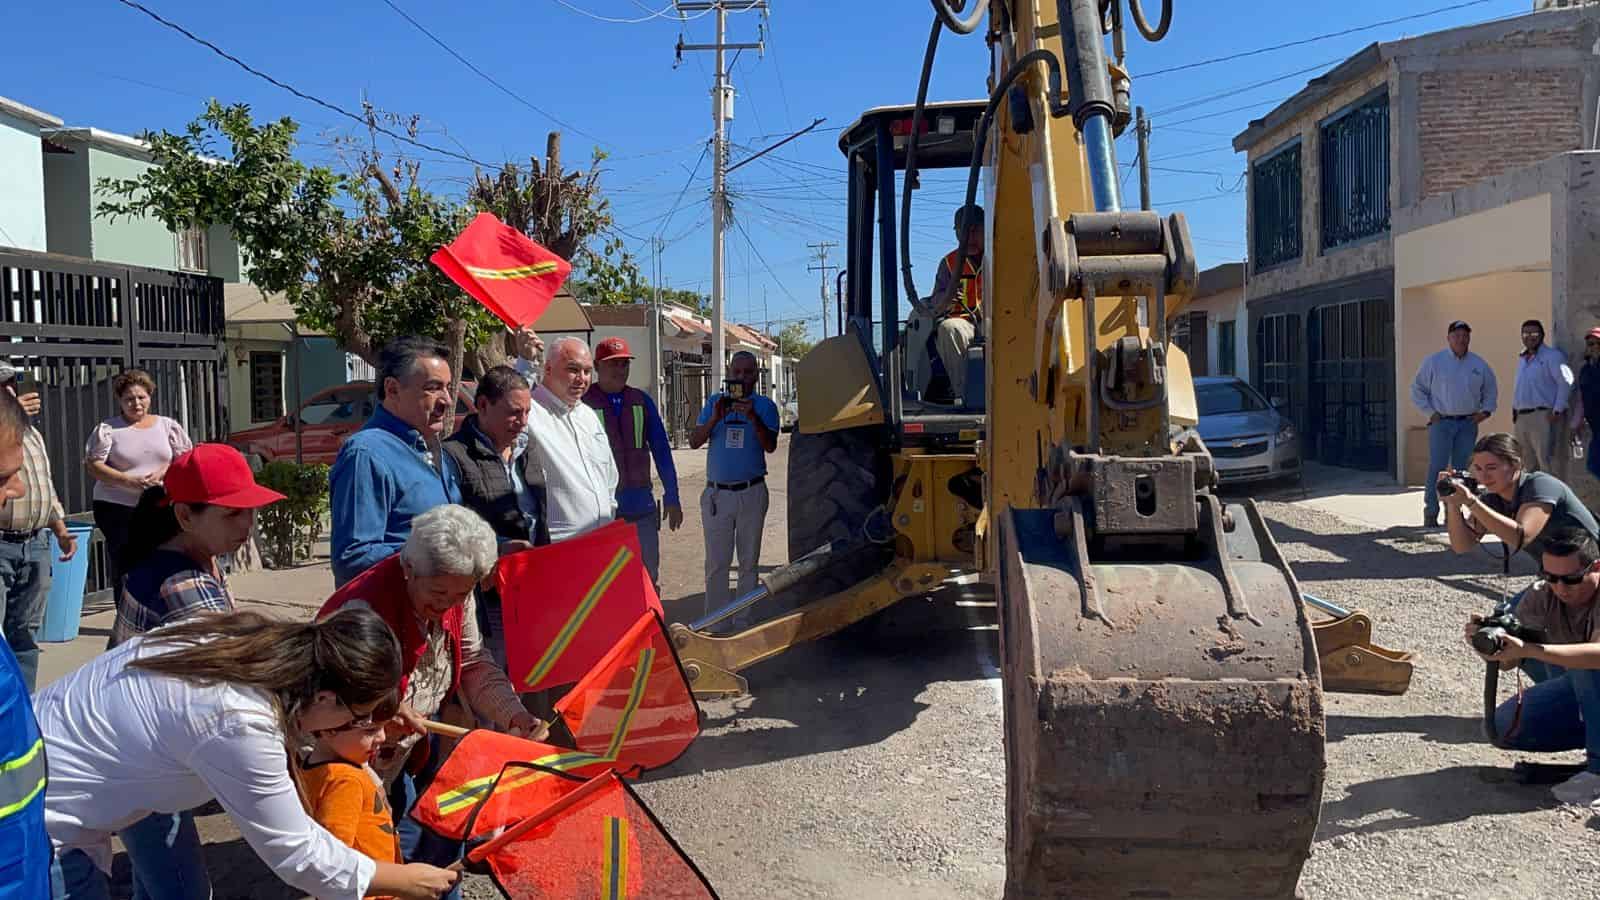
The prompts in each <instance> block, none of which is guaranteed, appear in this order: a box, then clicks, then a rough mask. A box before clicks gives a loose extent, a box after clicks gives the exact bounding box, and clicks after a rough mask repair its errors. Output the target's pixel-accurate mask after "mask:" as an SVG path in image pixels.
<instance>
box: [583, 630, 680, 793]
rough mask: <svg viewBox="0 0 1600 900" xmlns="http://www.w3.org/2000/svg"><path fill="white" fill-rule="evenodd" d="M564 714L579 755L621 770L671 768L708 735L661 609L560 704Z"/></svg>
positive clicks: (618, 645) (584, 677) (613, 650)
mask: <svg viewBox="0 0 1600 900" xmlns="http://www.w3.org/2000/svg"><path fill="white" fill-rule="evenodd" d="M556 713H557V714H558V715H560V716H561V717H562V719H564V720H565V721H566V723H567V727H568V728H569V729H570V730H571V731H572V735H573V737H574V738H575V739H576V741H577V744H578V749H579V750H584V751H587V752H589V753H592V754H594V755H595V756H596V757H599V758H602V759H607V760H612V761H613V762H612V765H613V767H614V768H615V769H616V770H617V771H619V772H628V771H629V770H632V769H635V768H637V769H656V768H660V767H661V766H664V765H667V764H668V763H670V762H672V761H673V760H675V759H677V758H678V757H679V756H680V755H682V754H683V751H684V750H686V749H688V747H689V744H690V743H691V742H693V741H694V739H695V738H696V737H698V736H699V734H700V708H699V707H698V706H697V705H696V704H695V700H694V694H693V693H692V692H691V691H690V690H689V679H688V677H687V676H686V675H685V674H684V672H683V667H682V665H681V664H680V663H679V661H678V656H677V653H676V652H675V651H674V649H673V646H672V641H670V640H668V638H667V631H666V627H665V626H664V625H663V624H662V622H661V617H660V615H659V614H658V613H656V612H655V611H653V610H652V611H647V612H645V613H643V614H641V615H640V616H639V618H638V620H637V621H636V622H634V624H633V627H632V628H630V629H628V633H627V634H625V635H623V637H622V640H620V641H618V642H617V643H616V644H615V645H614V646H613V647H612V648H611V650H610V652H608V653H607V654H606V655H605V657H604V658H602V659H601V660H600V662H599V663H597V664H596V665H595V667H594V668H593V669H590V670H589V674H587V675H585V676H583V680H581V681H579V682H578V683H577V685H575V686H574V687H573V688H572V690H571V691H570V692H568V693H567V695H566V696H565V697H562V698H561V699H560V700H559V701H557V702H556Z"/></svg>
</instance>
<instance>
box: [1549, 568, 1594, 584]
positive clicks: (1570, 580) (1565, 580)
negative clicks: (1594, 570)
mask: <svg viewBox="0 0 1600 900" xmlns="http://www.w3.org/2000/svg"><path fill="white" fill-rule="evenodd" d="M1539 577H1540V578H1543V579H1544V580H1545V581H1546V582H1547V583H1549V584H1564V585H1566V586H1567V587H1572V586H1574V585H1578V584H1582V583H1583V580H1584V579H1585V578H1588V577H1589V572H1588V570H1584V571H1582V572H1574V573H1572V574H1571V575H1551V574H1550V573H1549V572H1540V573H1539Z"/></svg>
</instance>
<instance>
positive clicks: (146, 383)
mask: <svg viewBox="0 0 1600 900" xmlns="http://www.w3.org/2000/svg"><path fill="white" fill-rule="evenodd" d="M111 390H112V393H114V394H116V397H117V406H118V407H119V408H120V409H121V410H122V413H121V414H120V415H115V416H112V417H111V418H109V419H107V420H105V421H104V422H101V423H100V424H99V425H96V426H95V429H94V431H93V432H91V433H90V434H89V444H88V446H87V447H86V448H85V450H84V465H85V466H87V467H88V469H89V474H90V475H91V476H93V477H94V524H95V527H97V528H99V529H100V533H101V534H102V535H104V536H105V541H106V559H107V560H108V561H109V562H110V567H109V568H110V573H111V579H112V580H111V583H112V584H113V585H114V586H115V587H114V588H113V590H114V591H116V592H118V593H120V588H121V585H122V575H123V572H124V568H123V565H122V554H123V550H124V548H125V547H126V546H127V544H128V523H129V522H130V521H132V519H133V510H134V507H136V506H138V505H139V497H140V495H142V494H143V493H144V490H145V488H148V487H154V486H156V485H158V484H161V482H162V480H163V479H164V478H165V477H166V474H167V467H168V466H170V465H171V464H172V460H173V458H174V457H176V456H179V455H181V454H183V453H187V452H188V451H189V450H190V449H192V448H193V447H194V442H193V441H191V440H189V435H188V433H187V432H185V431H184V430H183V426H182V425H180V424H178V423H177V422H176V421H174V420H172V419H169V418H167V417H166V416H158V415H156V414H155V413H153V412H151V411H150V400H151V397H152V396H153V395H154V394H155V392H156V383H155V381H154V380H152V379H151V378H150V374H149V373H148V372H145V371H144V370H142V369H129V370H127V371H126V372H123V373H122V374H121V375H118V376H117V377H116V378H114V379H112V381H111Z"/></svg>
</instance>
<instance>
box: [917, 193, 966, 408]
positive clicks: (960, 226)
mask: <svg viewBox="0 0 1600 900" xmlns="http://www.w3.org/2000/svg"><path fill="white" fill-rule="evenodd" d="M955 229H956V241H957V246H956V249H954V250H951V251H950V252H949V253H947V254H945V257H944V259H942V260H940V262H939V274H938V275H937V276H935V278H934V281H933V294H932V295H931V296H930V297H929V298H928V301H927V306H926V307H925V308H924V309H920V310H917V311H916V312H915V313H913V315H912V321H911V323H910V330H911V335H910V337H909V341H910V345H911V346H910V351H911V357H912V360H913V362H912V369H913V372H914V378H915V381H913V383H914V384H919V385H921V386H922V387H923V389H924V391H926V390H927V388H928V386H929V382H930V381H931V380H932V377H933V373H932V366H931V365H930V364H929V363H928V359H929V349H930V348H929V346H928V345H929V344H930V343H931V344H932V345H933V349H935V350H936V351H937V352H938V354H939V360H940V362H942V363H943V364H944V371H945V375H947V376H948V377H949V379H950V393H951V394H952V395H953V399H954V401H955V402H956V403H960V402H961V399H962V397H963V391H964V390H965V389H966V383H967V345H968V344H971V343H972V338H973V336H974V335H975V334H976V333H977V328H978V321H979V320H980V319H981V318H982V315H983V208H982V207H980V206H963V207H962V208H960V209H958V210H956V217H955ZM961 244H965V245H966V252H967V260H966V263H965V264H964V265H963V264H962V262H961V251H962V247H961V246H960V245H961ZM958 265H961V266H962V271H961V277H960V278H957V277H956V275H955V270H956V266H958ZM930 325H931V332H932V333H931V334H930V333H929V332H928V331H927V330H923V329H924V328H927V327H928V326H930Z"/></svg>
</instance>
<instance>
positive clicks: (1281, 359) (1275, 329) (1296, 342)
mask: <svg viewBox="0 0 1600 900" xmlns="http://www.w3.org/2000/svg"><path fill="white" fill-rule="evenodd" d="M1303 348H1304V345H1303V343H1302V342H1301V338H1300V314H1299V313H1276V314H1273V315H1269V316H1262V317H1261V319H1260V320H1259V321H1258V322H1257V324H1256V352H1255V354H1254V356H1253V359H1254V360H1255V369H1256V371H1255V387H1256V389H1257V390H1259V391H1261V393H1262V394H1264V395H1265V396H1266V398H1267V402H1269V403H1271V404H1272V405H1273V407H1274V408H1276V409H1277V410H1278V411H1279V412H1281V413H1283V414H1284V415H1286V416H1288V417H1289V418H1290V420H1292V421H1293V422H1294V424H1295V427H1296V428H1298V429H1299V430H1300V431H1301V433H1302V434H1304V433H1305V432H1306V430H1307V425H1308V423H1307V420H1306V391H1305V354H1304V349H1303Z"/></svg>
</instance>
